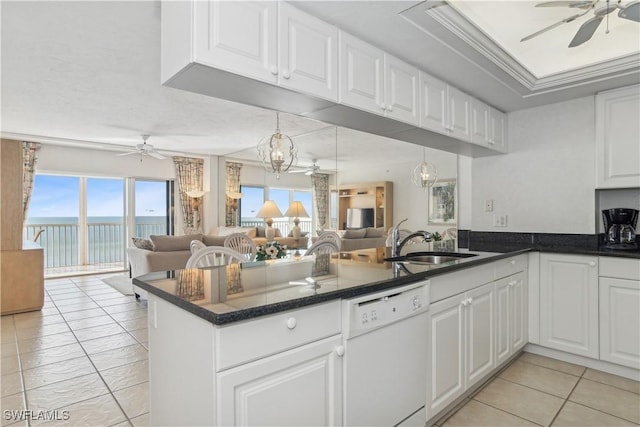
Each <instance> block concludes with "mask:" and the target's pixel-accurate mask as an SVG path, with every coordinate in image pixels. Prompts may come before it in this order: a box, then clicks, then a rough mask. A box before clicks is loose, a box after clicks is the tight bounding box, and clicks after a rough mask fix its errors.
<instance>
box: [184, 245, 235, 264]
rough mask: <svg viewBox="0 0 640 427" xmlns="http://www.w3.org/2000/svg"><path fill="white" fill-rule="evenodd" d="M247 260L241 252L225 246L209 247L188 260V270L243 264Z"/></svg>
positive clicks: (198, 251)
mask: <svg viewBox="0 0 640 427" xmlns="http://www.w3.org/2000/svg"><path fill="white" fill-rule="evenodd" d="M246 260H247V259H246V258H245V257H244V255H242V254H241V253H239V252H236V251H234V250H233V249H229V248H225V247H224V246H207V247H205V248H202V249H199V250H197V251H196V252H195V253H194V254H192V255H191V257H189V259H188V260H187V268H199V267H214V266H219V265H227V264H232V263H241V262H244V261H246Z"/></svg>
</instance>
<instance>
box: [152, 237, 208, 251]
mask: <svg viewBox="0 0 640 427" xmlns="http://www.w3.org/2000/svg"><path fill="white" fill-rule="evenodd" d="M149 239H151V241H152V242H153V250H154V251H156V252H172V251H188V250H189V249H190V248H189V245H190V244H191V241H192V240H200V241H202V234H188V235H186V236H167V235H151V236H149Z"/></svg>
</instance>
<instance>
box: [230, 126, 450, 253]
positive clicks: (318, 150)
mask: <svg viewBox="0 0 640 427" xmlns="http://www.w3.org/2000/svg"><path fill="white" fill-rule="evenodd" d="M301 120H302V121H304V120H305V119H303V118H300V117H295V116H290V115H287V114H284V113H281V114H280V121H281V123H280V129H281V131H282V133H284V134H287V135H289V136H291V138H292V139H293V142H294V144H295V146H296V147H297V157H298V161H297V165H296V166H295V167H292V168H291V170H289V171H288V172H286V173H283V174H282V175H281V176H280V178H279V179H276V174H275V173H270V172H267V171H266V170H265V169H264V167H263V166H262V165H261V163H260V162H259V161H258V157H257V150H256V149H255V148H251V149H247V150H242V151H239V152H236V153H231V154H229V155H227V156H226V157H225V158H224V159H222V161H221V165H222V164H224V163H226V162H233V163H238V164H240V165H241V170H240V178H239V185H240V191H241V192H242V193H243V196H242V198H240V199H231V198H227V208H226V212H227V215H226V220H227V222H228V224H229V225H234V224H237V225H240V226H263V225H264V222H265V219H264V218H258V217H256V215H257V214H258V213H259V211H260V209H261V207H262V204H263V201H264V200H269V199H270V200H274V201H275V202H276V204H277V206H278V208H279V210H280V211H281V213H282V214H283V216H282V217H279V218H275V219H274V227H276V228H278V229H279V231H280V234H281V235H282V236H287V235H290V233H291V232H292V230H293V228H294V227H295V226H296V224H295V223H294V219H295V218H290V217H284V214H285V213H286V211H287V210H288V209H289V207H290V205H291V202H293V201H297V200H298V199H300V201H301V202H302V205H303V206H304V208H305V209H304V210H305V211H306V213H307V214H308V215H309V218H307V217H299V228H300V230H301V233H302V234H304V235H305V237H314V236H316V235H317V233H318V231H321V230H327V229H328V230H345V229H347V228H349V226H348V224H347V221H346V216H347V214H349V215H351V216H353V215H355V214H354V212H356V210H357V209H364V210H366V209H371V208H373V209H374V212H373V214H372V215H373V219H372V220H369V219H366V220H367V221H373V224H371V223H364V225H373V226H374V227H383V228H384V233H385V234H386V232H387V231H388V228H389V227H390V226H391V225H395V224H397V223H398V222H399V221H400V220H402V219H404V218H408V221H407V222H405V223H404V224H403V225H402V228H404V229H408V230H412V231H415V230H427V231H429V232H431V233H436V232H437V233H438V234H439V235H440V236H443V237H444V238H446V239H448V240H450V243H449V245H451V244H453V245H454V246H452V247H449V248H448V249H451V250H455V245H456V235H457V233H456V216H457V193H456V190H457V188H456V182H457V156H456V155H455V154H451V153H447V152H443V151H439V150H435V149H430V148H423V147H421V146H418V145H415V144H410V143H407V142H402V141H397V140H393V139H390V138H384V137H380V136H377V135H371V134H367V133H364V132H359V131H355V130H351V129H346V128H340V127H335V126H332V125H326V124H324V123H321V122H314V121H310V122H311V123H310V124H307V126H306V129H309V128H312V129H311V130H306V131H304V132H302V133H298V134H297V135H296V133H295V132H296V129H295V123H296V122H299V121H301ZM272 132H273V130H272V129H265V137H266V136H269V135H270V133H272ZM257 143H258V141H256V145H257ZM423 158H426V160H427V162H429V163H432V164H434V165H435V166H436V167H437V171H438V182H437V183H436V185H435V186H434V187H433V188H429V189H422V188H419V187H417V186H416V185H415V184H414V183H413V182H412V180H411V176H412V173H413V170H414V168H415V167H416V166H417V165H418V164H419V163H420V162H422V160H423ZM221 168H223V166H221ZM314 172H315V173H320V174H326V175H328V186H329V189H328V191H327V193H326V197H325V198H324V200H325V203H326V208H324V209H323V211H324V212H326V218H325V219H323V218H322V216H321V215H318V212H317V206H318V200H319V199H317V197H318V196H317V194H314V192H313V184H312V175H311V174H312V173H314ZM224 178H225V172H224V171H223V172H221V181H222V184H221V185H223V186H224V185H225V179H224ZM385 183H390V186H387V187H385ZM385 188H386V190H385ZM341 191H342V193H341ZM385 191H386V193H385ZM347 211H349V212H347ZM229 212H232V213H234V215H235V216H234V215H229ZM361 214H362V215H365V217H366V216H367V215H369V214H370V212H364V213H362V212H361ZM319 217H320V218H319ZM230 218H236V220H235V221H236V222H229V219H230ZM223 219H225V218H224V217H221V220H223ZM351 220H353V218H351ZM322 222H323V223H322ZM349 225H351V224H349ZM308 244H311V241H310V240H308ZM434 248H435V246H434Z"/></svg>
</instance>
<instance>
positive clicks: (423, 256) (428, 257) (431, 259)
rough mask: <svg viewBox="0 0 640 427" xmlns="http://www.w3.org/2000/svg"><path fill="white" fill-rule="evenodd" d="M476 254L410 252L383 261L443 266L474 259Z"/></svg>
mask: <svg viewBox="0 0 640 427" xmlns="http://www.w3.org/2000/svg"><path fill="white" fill-rule="evenodd" d="M474 256H476V254H468V253H460V252H411V253H408V254H406V255H402V256H397V257H393V258H385V261H392V262H406V263H410V264H432V265H433V264H444V263H448V262H458V261H460V260H462V259H464V258H470V257H474Z"/></svg>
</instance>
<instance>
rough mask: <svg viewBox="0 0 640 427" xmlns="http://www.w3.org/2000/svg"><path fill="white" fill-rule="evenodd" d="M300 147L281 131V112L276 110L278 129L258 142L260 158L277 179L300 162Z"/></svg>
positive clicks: (265, 167)
mask: <svg viewBox="0 0 640 427" xmlns="http://www.w3.org/2000/svg"><path fill="white" fill-rule="evenodd" d="M297 154H298V149H297V148H296V146H295V144H294V143H293V140H292V139H291V138H290V137H289V136H287V135H284V134H282V133H280V113H278V112H276V131H275V133H274V134H273V135H271V136H269V137H266V138H264V139H262V140H261V141H260V142H259V143H258V160H260V162H261V163H262V166H263V167H264V169H265V170H266V171H267V172H271V173H275V174H276V179H280V174H282V173H284V172H286V171H288V170H289V169H290V168H291V166H295V165H296V163H297V162H298V157H297Z"/></svg>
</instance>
